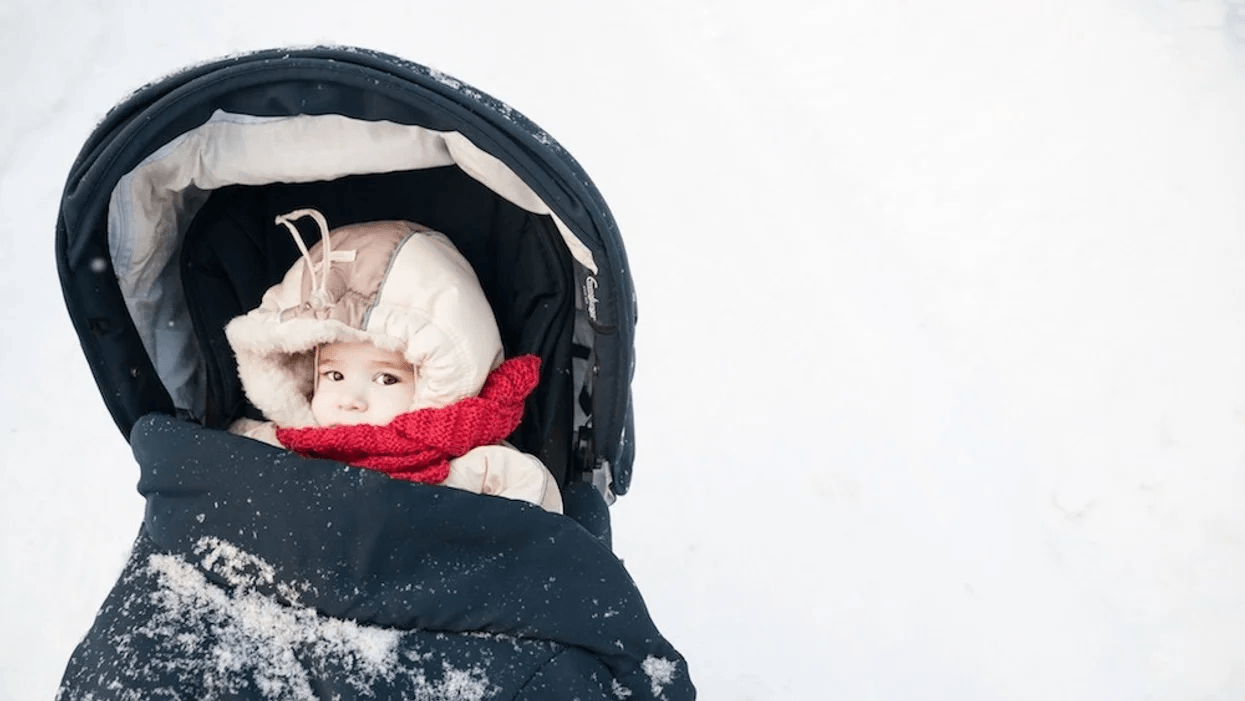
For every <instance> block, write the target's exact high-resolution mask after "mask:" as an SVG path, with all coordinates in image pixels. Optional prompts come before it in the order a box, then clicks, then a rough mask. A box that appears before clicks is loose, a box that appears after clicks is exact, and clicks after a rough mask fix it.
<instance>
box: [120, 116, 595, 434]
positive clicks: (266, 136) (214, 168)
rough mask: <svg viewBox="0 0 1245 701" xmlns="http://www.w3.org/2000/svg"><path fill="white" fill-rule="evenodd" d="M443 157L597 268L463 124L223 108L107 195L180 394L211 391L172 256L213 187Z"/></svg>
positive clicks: (124, 275)
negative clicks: (455, 127)
mask: <svg viewBox="0 0 1245 701" xmlns="http://www.w3.org/2000/svg"><path fill="white" fill-rule="evenodd" d="M447 165H457V166H458V167H459V168H461V169H462V170H463V171H464V172H465V173H467V174H468V175H469V176H471V177H472V178H474V179H475V180H477V181H479V182H480V183H481V184H483V185H485V186H487V187H489V188H490V189H491V190H493V191H494V192H495V193H497V194H498V195H499V196H501V197H503V198H505V199H506V200H508V201H510V202H511V203H513V204H515V205H517V206H519V207H521V208H523V209H525V210H527V211H529V212H533V213H535V214H547V215H549V216H550V217H551V218H552V219H553V222H554V224H555V225H556V226H557V228H558V231H559V232H560V233H561V235H562V239H563V241H564V242H565V243H566V246H567V248H568V249H569V250H570V253H571V256H572V258H574V260H575V261H576V262H578V263H579V264H580V265H583V266H584V267H585V268H587V269H588V270H590V271H592V272H593V273H595V272H596V271H597V267H596V263H595V261H594V260H593V257H592V252H591V251H590V250H588V248H587V247H586V246H585V245H584V244H583V242H581V241H580V240H579V239H578V238H577V237H576V236H575V234H574V233H572V232H571V231H570V229H568V228H567V226H566V224H565V223H563V222H562V220H561V219H559V218H558V217H557V216H556V215H555V214H553V213H552V212H551V211H550V210H549V207H548V205H546V204H545V203H544V202H543V201H542V200H541V199H540V198H539V197H538V196H537V195H536V193H534V192H533V191H532V189H531V188H530V187H528V186H527V184H526V183H524V182H523V181H522V180H521V179H520V178H519V177H518V176H517V175H515V174H514V172H513V171H511V170H510V169H509V168H508V167H506V166H505V165H504V164H503V163H502V162H501V161H499V160H498V159H496V158H494V157H493V156H491V155H490V154H488V153H485V152H484V151H482V150H481V149H479V148H478V147H476V146H475V145H474V144H473V143H471V142H470V141H469V140H468V139H467V138H466V137H464V136H463V135H462V134H459V133H457V132H442V131H433V130H430V129H425V128H423V127H416V126H409V125H403V124H395V123H393V122H369V121H363V120H358V119H350V118H347V117H343V116H340V115H299V116H294V117H254V116H250V115H238V114H230V113H227V112H223V111H217V112H216V113H215V114H213V115H212V117H211V119H209V120H208V121H207V122H206V123H204V124H203V125H202V126H200V127H198V128H197V129H194V130H192V131H190V132H187V133H186V134H183V135H181V136H179V137H177V138H176V139H174V140H173V141H171V142H169V143H168V144H167V145H165V146H164V147H163V148H161V149H160V150H158V151H156V152H155V153H153V154H152V155H151V156H149V157H148V158H146V159H145V160H144V161H143V162H142V163H140V164H139V165H138V166H137V167H136V168H134V170H132V171H130V172H129V173H127V174H126V175H125V176H123V177H122V178H121V180H120V182H118V183H117V187H116V188H115V189H114V190H113V192H112V197H111V199H110V201H109V212H108V247H109V253H110V255H111V257H112V262H113V268H114V269H115V270H116V273H117V280H118V282H119V284H120V287H121V292H122V295H123V296H124V298H125V303H126V307H127V308H128V310H129V312H130V316H131V317H132V318H133V319H134V323H135V326H136V327H137V328H138V332H139V335H140V336H141V338H142V342H143V345H144V347H145V349H146V350H147V353H148V355H150V356H151V358H152V360H153V362H154V364H155V367H156V372H157V374H159V376H160V379H161V381H162V382H163V383H164V385H165V387H166V388H167V389H168V391H169V393H170V395H172V397H173V402H174V404H175V405H176V406H177V407H178V408H179V409H186V410H189V411H191V412H193V413H195V414H199V413H201V411H202V409H203V403H204V401H205V400H204V392H203V367H202V360H201V358H200V357H199V352H198V348H197V346H196V344H195V339H194V333H193V330H192V328H191V323H190V317H189V313H188V311H187V308H186V302H185V298H184V295H183V293H182V290H181V278H180V274H179V271H178V263H177V261H178V253H179V251H180V249H181V241H182V238H183V236H184V235H185V233H186V229H187V227H188V226H189V225H190V221H191V219H193V218H194V215H195V213H196V212H197V211H198V210H199V208H200V207H201V206H202V205H203V203H204V202H206V201H207V197H208V195H209V194H210V193H211V192H212V191H213V190H215V189H217V188H221V187H226V186H229V185H263V184H266V183H273V182H287V183H297V182H314V181H322V180H334V179H337V178H341V177H345V176H348V175H361V174H374V173H389V172H397V171H405V170H418V169H423V168H436V167H440V166H447Z"/></svg>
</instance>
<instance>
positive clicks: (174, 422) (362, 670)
mask: <svg viewBox="0 0 1245 701" xmlns="http://www.w3.org/2000/svg"><path fill="white" fill-rule="evenodd" d="M131 444H132V445H133V448H134V455H135V457H136V458H137V460H138V462H139V464H140V466H141V467H142V477H141V480H140V482H139V490H140V491H141V492H142V493H143V494H144V496H146V498H147V512H146V516H145V518H144V522H143V526H142V528H141V530H140V533H139V536H138V539H137V542H136V543H135V547H134V550H133V552H132V553H131V556H130V559H129V561H128V563H127V564H126V567H125V569H124V571H123V572H122V575H121V577H120V578H119V580H118V582H117V585H116V586H115V587H114V588H113V590H112V592H111V593H110V594H109V597H108V599H107V600H106V601H105V603H104V605H103V607H102V608H101V610H100V612H99V615H98V617H97V619H96V621H95V623H94V625H93V627H92V629H91V631H90V632H89V634H88V635H87V636H86V638H85V640H84V641H83V642H82V643H81V645H79V647H78V649H77V650H76V651H75V652H74V654H73V656H72V657H71V659H70V661H69V664H68V667H67V669H66V672H65V675H64V678H63V680H62V683H61V688H60V692H59V694H58V696H57V698H58V699H59V700H60V701H79V700H81V701H87V700H88V699H89V700H92V701H98V700H99V699H255V700H260V699H264V700H268V701H275V700H278V699H279V700H282V701H284V700H287V699H299V700H301V699H323V700H325V701H328V700H330V699H354V698H376V699H400V698H403V699H452V700H454V701H465V700H480V701H483V700H484V699H524V700H529V701H534V700H536V699H542V700H545V699H547V700H549V701H553V700H555V699H570V698H579V699H584V700H585V701H587V700H589V699H600V700H605V699H614V700H616V699H619V698H628V699H667V700H669V701H675V700H676V699H692V698H694V697H695V691H694V689H693V687H692V684H691V681H690V678H689V677H688V673H687V666H686V663H685V661H684V660H683V658H682V657H681V656H680V655H679V653H678V652H677V651H675V649H674V648H673V647H672V646H671V645H670V643H669V642H667V641H666V640H665V639H664V638H663V637H662V636H661V634H660V633H659V632H658V630H657V628H656V627H655V626H654V625H653V622H652V620H651V618H650V617H649V614H648V611H647V610H646V608H645V606H644V603H643V600H642V599H641V597H640V594H639V592H638V591H637V590H636V588H635V585H634V583H633V582H632V581H631V579H630V577H629V576H628V575H627V573H626V570H625V569H624V568H623V567H622V565H621V563H620V562H619V561H618V560H617V558H616V557H614V555H613V554H612V553H611V552H610V551H609V549H608V548H607V547H606V546H605V545H604V544H602V543H601V542H600V541H599V540H597V539H596V538H594V537H593V536H592V535H590V534H589V533H588V532H587V531H585V530H584V529H582V528H580V527H579V526H578V525H576V524H575V522H573V521H571V520H570V519H567V518H565V517H563V516H560V515H558V514H551V513H548V512H545V511H543V510H541V509H540V508H539V507H535V506H532V505H530V504H527V503H524V502H518V501H513V500H509V499H504V498H501V497H491V496H484V495H477V494H471V493H467V492H462V491H459V490H456V489H449V488H444V487H436V486H428V485H422V484H416V483H410V482H401V481H397V480H391V479H388V478H386V477H384V476H383V475H380V474H379V473H374V472H371V471H367V470H359V469H354V468H349V467H345V466H343V465H340V464H338V463H334V462H330V461H322V460H304V459H302V458H298V457H296V456H294V455H292V454H291V453H289V452H287V451H283V450H279V449H276V448H272V447H271V446H267V445H264V444H262V443H259V442H256V441H252V440H249V439H246V438H242V437H239V436H234V435H232V434H228V433H225V432H223V431H218V430H211V429H205V428H202V427H200V426H198V425H196V424H193V423H189V422H185V421H181V420H178V419H174V418H172V417H166V416H161V415H158V414H153V415H150V416H148V417H145V418H143V419H140V420H139V422H138V423H137V424H136V425H135V427H134V430H133V432H132V435H131ZM294 473H297V474H299V475H300V478H299V479H296V480H292V479H290V475H291V474H294Z"/></svg>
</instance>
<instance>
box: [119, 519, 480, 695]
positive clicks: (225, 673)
mask: <svg viewBox="0 0 1245 701" xmlns="http://www.w3.org/2000/svg"><path fill="white" fill-rule="evenodd" d="M194 553H195V555H196V556H198V557H199V558H200V564H201V566H202V568H203V569H202V570H201V569H200V568H199V567H196V566H195V565H194V564H191V563H188V562H186V561H185V560H183V559H182V558H179V557H176V556H171V555H152V556H150V557H149V558H148V562H147V569H148V573H149V574H151V575H153V576H154V577H155V578H156V580H157V581H158V583H159V587H158V588H157V589H156V591H155V592H154V593H153V594H152V602H153V603H154V604H155V611H154V615H152V616H151V617H150V618H149V619H148V620H147V621H146V622H145V623H144V625H143V626H141V627H140V628H139V629H137V630H135V631H134V632H135V633H136V634H137V635H139V636H142V637H144V638H147V639H149V640H152V641H156V642H158V644H159V645H160V646H161V648H163V649H164V650H165V651H167V652H168V653H170V654H166V655H160V656H157V657H156V658H153V659H151V660H149V664H154V665H160V666H162V667H163V668H164V671H165V672H171V673H174V674H175V677H176V678H178V679H180V680H183V681H185V683H186V688H201V689H203V691H204V694H205V698H219V697H222V696H232V695H234V694H238V693H240V692H244V691H245V690H247V689H250V690H252V691H258V693H259V696H260V697H261V698H264V699H270V700H272V701H304V700H307V701H310V700H313V699H318V698H319V694H317V693H316V692H315V690H314V689H313V684H314V683H315V681H314V680H315V679H316V678H317V677H318V676H319V675H321V674H324V673H325V672H330V673H331V674H333V675H335V676H336V677H337V681H338V682H340V683H343V684H345V685H347V686H349V687H351V688H353V689H355V690H356V691H357V692H358V694H359V695H360V696H372V695H374V688H375V686H376V685H377V684H378V683H383V684H384V685H385V686H392V685H393V683H394V682H395V681H397V682H399V684H398V685H399V686H401V687H403V688H404V689H407V690H409V692H408V693H407V695H406V698H409V699H413V701H432V700H433V699H438V700H439V699H445V700H447V701H483V699H485V698H487V697H488V696H489V695H491V694H492V693H493V692H494V691H495V690H494V689H493V688H492V687H491V686H490V684H489V680H488V678H487V676H486V675H485V674H484V672H483V671H482V670H480V669H478V668H471V669H458V668H455V667H453V666H452V665H450V664H448V663H443V664H442V667H443V674H442V675H441V677H440V678H439V679H436V680H429V679H428V678H427V677H425V675H424V673H423V669H425V666H424V665H406V664H403V663H404V661H405V660H404V659H403V656H402V655H400V654H399V652H398V651H399V648H400V645H399V641H400V639H401V637H402V633H401V632H400V631H396V630H389V629H384V628H379V627H374V626H364V625H360V624H357V623H354V622H351V621H345V620H340V619H335V618H330V617H327V616H323V615H321V614H319V613H318V612H316V611H315V610H314V609H311V608H307V607H305V606H300V605H298V604H297V603H293V604H292V605H283V604H281V603H278V602H277V601H274V600H273V599H272V598H270V597H268V596H265V595H263V594H261V593H259V592H258V591H256V590H255V587H256V586H263V585H268V586H271V585H273V584H274V579H275V572H274V569H273V567H272V566H271V565H269V564H268V563H267V562H265V561H264V560H262V559H261V558H258V557H256V556H254V555H252V554H250V553H247V552H245V551H243V550H241V549H240V548H238V547H236V546H235V545H233V544H230V543H227V542H225V541H222V540H219V539H216V538H203V539H201V540H200V541H198V543H197V544H196V546H195V548H194ZM203 570H208V571H210V572H212V573H214V574H216V575H219V576H221V577H222V578H224V579H225V580H226V581H227V582H228V583H229V584H230V585H232V590H230V589H227V588H225V587H221V586H218V585H216V584H214V583H212V582H211V581H209V580H208V578H207V577H206V576H205V574H204V572H203ZM278 586H280V585H278ZM287 590H288V591H290V593H296V592H294V591H293V588H292V587H287V588H285V589H283V593H285V591H287ZM291 600H293V599H291ZM119 652H121V651H119ZM408 655H409V653H408ZM309 672H310V674H309ZM168 691H170V692H172V691H174V690H172V689H169V690H168Z"/></svg>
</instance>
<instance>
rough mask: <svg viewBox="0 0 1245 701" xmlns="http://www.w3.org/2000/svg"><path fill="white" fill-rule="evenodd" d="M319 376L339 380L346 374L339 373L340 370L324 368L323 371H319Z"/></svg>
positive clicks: (334, 380)
mask: <svg viewBox="0 0 1245 701" xmlns="http://www.w3.org/2000/svg"><path fill="white" fill-rule="evenodd" d="M320 376H321V377H323V378H325V379H326V380H332V381H333V382H341V381H342V380H344V379H346V376H345V375H343V374H341V372H340V371H337V370H325V371H324V372H322V373H320Z"/></svg>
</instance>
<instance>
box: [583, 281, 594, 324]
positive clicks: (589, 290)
mask: <svg viewBox="0 0 1245 701" xmlns="http://www.w3.org/2000/svg"><path fill="white" fill-rule="evenodd" d="M584 304H586V305H587V306H588V318H589V319H592V320H593V321H596V320H597V279H596V278H594V277H592V276H591V275H589V276H588V277H587V278H586V279H585V280H584Z"/></svg>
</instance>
